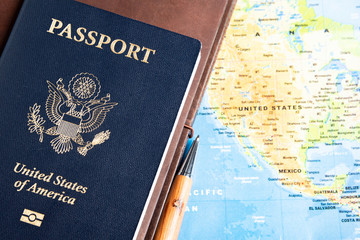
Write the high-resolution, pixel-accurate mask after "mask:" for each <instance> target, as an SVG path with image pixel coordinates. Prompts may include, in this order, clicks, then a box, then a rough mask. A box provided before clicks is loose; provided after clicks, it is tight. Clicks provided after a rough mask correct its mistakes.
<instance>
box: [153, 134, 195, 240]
mask: <svg viewBox="0 0 360 240" xmlns="http://www.w3.org/2000/svg"><path fill="white" fill-rule="evenodd" d="M198 145H199V136H197V137H196V139H195V140H194V142H193V143H192V145H191V147H190V150H189V152H188V153H187V155H186V157H185V159H184V162H183V164H182V165H181V168H180V170H179V173H178V174H177V176H176V177H175V179H174V182H173V183H172V186H171V189H170V192H169V195H168V197H167V200H166V203H165V206H164V209H163V212H162V214H161V218H160V221H159V223H158V226H157V229H156V233H155V237H154V240H175V239H177V238H178V235H179V232H180V227H181V222H182V219H183V217H184V213H185V209H186V204H187V201H188V199H189V195H190V191H191V185H192V180H191V172H192V168H193V165H194V161H195V157H196V153H197V149H198Z"/></svg>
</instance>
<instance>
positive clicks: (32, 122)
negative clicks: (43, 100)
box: [27, 103, 45, 142]
mask: <svg viewBox="0 0 360 240" xmlns="http://www.w3.org/2000/svg"><path fill="white" fill-rule="evenodd" d="M29 110H30V113H28V115H27V118H28V124H27V125H28V126H29V128H28V129H29V131H30V133H33V132H36V134H37V135H40V137H39V141H40V142H42V141H43V138H44V135H43V132H44V126H43V124H44V123H45V120H44V119H43V118H42V117H41V116H40V115H39V112H40V105H38V104H37V103H35V104H34V106H32V107H31V106H30V107H29Z"/></svg>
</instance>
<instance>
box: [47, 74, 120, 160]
mask: <svg viewBox="0 0 360 240" xmlns="http://www.w3.org/2000/svg"><path fill="white" fill-rule="evenodd" d="M62 81H63V79H62V78H60V79H59V80H58V81H57V82H56V85H55V84H53V83H51V82H50V81H47V84H48V88H49V96H48V97H47V99H46V105H45V110H46V114H47V116H48V118H49V119H50V121H51V122H52V123H54V124H55V126H54V127H52V128H49V129H47V130H46V131H45V133H46V134H48V135H53V136H57V137H56V138H54V139H52V140H51V142H50V143H51V146H52V147H53V148H54V150H55V152H57V153H58V154H63V153H66V152H69V151H70V150H72V149H73V144H72V141H74V142H75V143H77V144H79V145H88V146H89V145H91V142H88V143H85V142H84V140H83V138H82V136H81V135H80V134H81V133H90V132H92V131H94V130H95V129H97V128H98V127H100V126H101V125H102V123H103V122H104V120H105V118H106V114H107V113H108V112H109V111H110V110H111V109H112V108H113V107H114V106H116V105H117V103H116V102H110V94H109V93H108V94H107V95H106V97H102V98H101V99H96V97H94V98H92V99H90V100H89V97H88V98H87V99H81V98H77V97H76V96H72V95H71V92H70V91H69V90H70V89H69V90H66V89H65V88H64V84H63V82H62ZM90 87H91V86H90ZM80 90H81V91H82V93H84V94H85V93H87V92H89V91H90V90H89V86H85V87H83V88H81V89H80ZM99 90H100V89H99ZM88 96H90V94H88ZM78 151H79V148H78ZM79 152H80V151H79Z"/></svg>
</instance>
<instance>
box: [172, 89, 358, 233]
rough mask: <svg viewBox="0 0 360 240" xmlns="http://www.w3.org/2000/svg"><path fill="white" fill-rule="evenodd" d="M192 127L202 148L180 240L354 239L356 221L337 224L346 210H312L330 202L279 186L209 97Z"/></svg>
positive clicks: (350, 145) (274, 177) (314, 156)
mask: <svg viewBox="0 0 360 240" xmlns="http://www.w3.org/2000/svg"><path fill="white" fill-rule="evenodd" d="M194 129H196V132H195V134H200V145H199V152H198V156H197V161H196V163H195V167H194V173H193V176H194V177H193V182H194V183H193V187H192V195H191V196H190V199H189V202H188V208H187V212H186V213H185V217H184V221H183V224H182V228H181V232H180V235H179V240H180V239H181V240H191V239H194V240H202V239H204V240H208V239H228V240H229V239H234V240H235V239H236V240H237V239H291V240H297V239H299V240H300V239H301V240H303V239H354V228H355V227H356V226H358V225H356V224H358V223H352V222H341V219H345V216H346V211H350V210H349V209H346V208H344V207H341V206H339V205H335V206H334V207H333V209H331V208H330V209H329V210H316V209H318V208H320V207H321V206H324V205H329V204H332V203H329V202H328V201H327V200H326V199H324V198H317V197H307V196H302V194H301V193H299V192H294V191H292V190H291V189H290V188H286V187H284V186H281V185H280V184H279V183H278V181H276V180H274V179H276V177H277V174H276V171H274V169H273V168H271V167H270V166H269V165H268V164H267V163H266V162H264V161H263V160H262V159H261V156H255V159H252V158H251V157H249V155H248V154H247V153H246V149H245V148H244V147H242V146H241V144H240V143H239V141H238V140H237V139H236V138H235V137H234V134H233V131H232V130H231V129H229V128H226V127H224V126H223V125H222V124H221V123H220V121H218V120H216V117H215V114H214V110H213V109H211V107H210V105H209V103H208V97H207V94H205V96H204V99H203V101H202V104H201V106H200V109H199V113H198V115H197V117H196V121H195V123H194ZM355 145H356V144H355V143H353V144H351V143H349V145H345V146H342V147H343V150H341V151H340V149H338V150H339V153H340V154H348V153H347V152H346V151H347V148H349V147H350V148H351V147H355ZM320 147H321V146H320ZM323 147H324V148H326V146H323ZM325 150H328V149H325ZM359 153H360V152H359ZM308 154H309V155H311V157H312V159H315V158H316V159H317V158H320V157H323V158H325V157H327V155H326V154H325V153H324V154H325V155H322V156H320V155H316V154H317V153H315V151H313V152H309V153H308ZM330 154H331V153H330ZM334 157H335V156H334ZM347 157H352V156H350V155H348V156H347ZM254 161H256V162H257V163H256V164H258V166H257V167H254ZM354 161H355V159H352V162H354ZM256 164H255V165H256ZM311 164H312V165H309V168H310V169H311V168H312V169H315V170H316V169H318V168H317V165H316V162H312V163H311ZM338 164H342V163H341V162H339V163H338ZM344 164H345V160H344ZM333 166H334V165H333V164H329V166H328V167H325V169H324V170H321V174H324V175H325V174H326V173H331V171H332V169H333ZM315 170H314V171H315ZM319 171H320V170H319ZM349 179H350V180H351V181H356V178H349ZM319 181H320V179H319ZM322 204H324V205H322ZM342 209H343V210H344V212H340V210H342ZM350 212H351V211H350ZM334 215H335V216H337V217H334ZM295 216H296V217H295ZM324 219H326V221H324ZM340 236H341V238H340Z"/></svg>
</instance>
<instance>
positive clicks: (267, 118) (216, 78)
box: [207, 0, 360, 214]
mask: <svg viewBox="0 0 360 240" xmlns="http://www.w3.org/2000/svg"><path fill="white" fill-rule="evenodd" d="M290 2H291V1H274V2H266V3H261V2H256V1H254V2H253V1H239V2H238V4H237V7H236V9H235V13H234V15H233V17H232V19H231V22H230V27H229V28H228V30H227V33H226V37H225V39H224V42H223V45H222V49H221V51H220V53H219V56H218V60H217V62H216V65H215V68H214V71H213V73H212V76H211V78H210V82H209V85H208V89H207V90H208V91H207V93H208V95H209V102H210V104H211V105H212V106H214V107H217V108H215V109H218V110H217V111H216V114H217V116H218V119H219V120H220V121H221V122H222V124H224V125H225V126H227V127H229V128H231V129H232V130H233V131H234V132H235V135H236V136H237V139H238V140H239V142H240V144H242V146H243V147H244V148H245V149H250V148H253V149H254V150H256V151H257V152H258V153H260V155H261V156H262V159H263V160H264V161H266V162H267V164H269V165H270V166H272V167H273V169H274V170H276V172H277V174H278V176H279V179H281V180H280V184H282V185H283V186H285V187H289V188H291V189H293V190H295V191H298V192H301V193H303V194H306V195H308V196H316V195H323V196H326V197H327V198H328V199H330V200H331V201H334V202H337V203H340V204H343V205H347V206H349V207H350V208H352V209H354V211H356V212H357V213H358V214H359V213H360V210H359V206H360V204H359V200H360V199H356V200H355V201H354V199H350V198H349V199H347V198H341V195H342V193H343V190H344V189H343V188H344V185H345V182H346V179H347V175H346V174H345V173H344V174H338V175H337V176H335V177H334V181H333V184H331V185H330V186H329V185H327V186H318V185H315V184H314V183H313V182H312V179H311V178H310V177H309V174H308V173H307V168H306V164H307V151H308V150H309V149H311V148H312V147H314V146H315V145H316V144H319V143H324V144H333V143H334V141H335V140H345V139H346V140H356V141H359V139H360V125H359V122H360V121H359V120H360V111H358V107H359V104H360V95H359V91H358V82H356V81H354V79H353V78H354V77H353V76H352V75H351V74H350V70H351V69H360V57H359V56H360V54H359V52H358V50H360V42H359V41H355V39H351V41H350V42H351V44H350V45H346V44H345V45H344V41H341V40H339V34H345V35H346V36H354V33H353V29H352V28H350V27H349V26H348V25H341V24H338V23H336V22H334V21H332V20H330V19H327V18H323V17H320V18H316V17H315V13H314V11H313V10H312V9H309V8H307V7H306V1H305V0H301V1H299V4H298V5H294V4H293V3H290ZM255 3H256V4H257V6H258V8H260V9H261V5H263V7H266V8H267V11H266V14H265V13H264V12H265V11H251V8H252V7H253V6H255ZM278 11H283V12H284V13H285V14H283V15H282V16H281V17H279V16H278V15H273V16H272V15H269V13H276V12H278ZM294 12H297V13H299V15H301V16H302V20H301V19H298V18H292V16H293V15H292V13H294ZM310 25H311V26H312V27H309V26H310ZM324 29H328V31H324ZM295 33H296V34H298V35H297V37H298V38H301V41H298V42H297V43H295V44H294V39H293V36H292V35H295ZM343 36H344V35H343ZM357 46H359V48H358V49H355V48H357ZM332 64H340V65H341V64H344V65H346V66H347V68H332V67H329V66H331V65H332ZM340 73H343V74H344V76H343V78H344V79H343V80H342V81H341V91H339V84H337V77H338V75H339V74H340ZM249 144H250V145H249ZM246 153H247V154H248V155H249V156H250V159H252V161H253V164H254V165H255V166H260V164H259V162H258V160H256V157H255V156H253V154H252V152H251V151H247V152H246Z"/></svg>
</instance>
